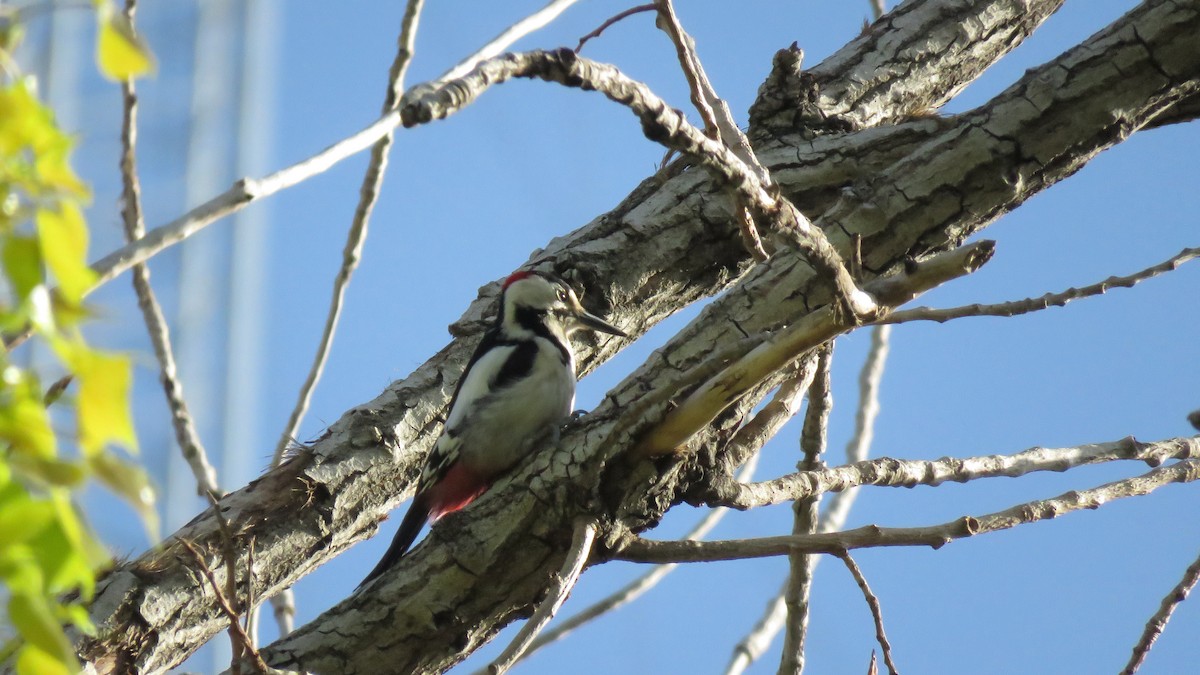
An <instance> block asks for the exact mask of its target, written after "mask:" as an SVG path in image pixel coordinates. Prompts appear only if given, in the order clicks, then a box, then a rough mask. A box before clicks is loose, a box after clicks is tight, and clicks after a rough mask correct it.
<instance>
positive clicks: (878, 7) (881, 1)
mask: <svg viewBox="0 0 1200 675" xmlns="http://www.w3.org/2000/svg"><path fill="white" fill-rule="evenodd" d="M885 4H886V2H885V0H871V13H872V14H874V15H875V20H876V21H878V20H879V19H880V18H881V17H882V16H883V14H884V12H886V11H887V8H886V7H884V5H885ZM885 656H886V655H885Z"/></svg>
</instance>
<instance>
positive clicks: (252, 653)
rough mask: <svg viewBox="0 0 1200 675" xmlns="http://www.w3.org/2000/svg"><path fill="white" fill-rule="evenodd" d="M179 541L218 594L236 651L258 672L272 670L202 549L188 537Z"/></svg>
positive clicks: (218, 603) (235, 666) (219, 604)
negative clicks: (222, 587) (197, 548)
mask: <svg viewBox="0 0 1200 675" xmlns="http://www.w3.org/2000/svg"><path fill="white" fill-rule="evenodd" d="M178 541H179V543H180V544H182V545H183V547H184V548H185V549H187V552H188V553H190V554H191V556H192V558H193V559H194V560H195V561H196V565H197V566H198V567H199V568H200V571H201V572H202V573H203V574H204V578H205V579H207V580H208V585H209V586H210V587H211V588H212V590H213V593H215V594H216V597H217V606H218V607H219V608H220V609H221V612H222V613H223V614H224V615H225V618H226V619H228V620H229V639H230V641H231V642H233V644H234V651H235V653H236V652H237V651H238V650H239V648H240V650H241V653H242V654H243V655H244V656H245V657H246V658H248V659H249V660H250V663H251V664H252V665H253V666H254V667H255V669H257V670H258V672H260V673H269V672H272V671H271V669H270V667H268V666H267V664H266V662H265V661H263V658H262V656H261V655H260V654H259V653H258V650H257V649H255V648H254V643H253V642H252V641H251V640H250V636H249V635H247V634H246V631H245V630H244V629H243V628H242V624H241V621H240V619H239V617H238V613H237V611H235V610H234V608H233V605H231V604H230V603H229V599H228V598H226V597H225V593H223V592H222V591H221V584H220V582H218V581H217V577H216V575H214V574H213V571H212V569H210V568H209V566H208V563H206V562H205V561H204V556H203V555H201V553H200V551H197V550H196V547H195V546H194V545H193V544H192V542H190V541H188V540H187V539H182V538H180V539H179V540H178ZM240 663H241V661H240V660H235V661H234V669H235V670H234V672H237V671H236V668H237V667H238V664H240Z"/></svg>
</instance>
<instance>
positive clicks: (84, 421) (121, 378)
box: [69, 346, 137, 456]
mask: <svg viewBox="0 0 1200 675" xmlns="http://www.w3.org/2000/svg"><path fill="white" fill-rule="evenodd" d="M69 364H70V366H71V369H72V370H74V371H75V375H76V376H77V377H78V378H79V397H78V400H77V403H76V405H77V407H78V415H79V436H80V439H79V442H80V445H81V446H82V448H83V451H84V454H85V455H89V456H90V455H93V454H96V453H99V452H100V451H101V450H103V449H104V444H105V443H107V442H108V441H115V442H117V443H120V444H122V445H123V446H125V447H126V448H128V449H129V450H132V451H136V450H137V435H136V434H135V433H134V430H133V418H132V417H131V416H130V413H129V386H130V379H131V378H132V372H131V368H130V364H129V358H128V357H126V356H120V355H116V354H105V353H103V352H98V351H95V350H92V349H88V348H86V347H79V346H75V347H74V348H73V349H71V356H70V360H69Z"/></svg>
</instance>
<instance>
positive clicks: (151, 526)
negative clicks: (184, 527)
mask: <svg viewBox="0 0 1200 675" xmlns="http://www.w3.org/2000/svg"><path fill="white" fill-rule="evenodd" d="M88 465H89V466H91V467H92V471H94V472H95V474H96V478H98V479H100V482H102V483H104V484H105V485H107V486H108V488H109V489H110V490H112V491H113V492H115V493H117V494H118V495H120V496H122V497H124V498H125V500H126V501H128V502H129V503H130V504H132V505H133V507H134V508H135V509H137V512H138V515H140V516H141V517H142V523H143V524H144V525H145V526H146V535H147V536H148V537H149V538H150V541H152V542H157V541H158V540H159V531H158V511H157V509H155V508H154V502H155V498H154V488H153V487H151V485H150V478H149V476H147V474H146V472H145V471H144V470H142V468H141V467H140V466H137V465H136V464H130V463H129V462H123V461H121V459H120V458H118V457H116V456H114V455H113V454H112V453H111V452H102V453H100V454H98V455H95V456H92V457H89V458H88Z"/></svg>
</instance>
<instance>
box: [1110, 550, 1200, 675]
mask: <svg viewBox="0 0 1200 675" xmlns="http://www.w3.org/2000/svg"><path fill="white" fill-rule="evenodd" d="M1197 581H1200V557H1197V558H1196V561H1195V562H1193V563H1192V564H1191V565H1189V566H1188V568H1187V570H1186V571H1185V572H1184V573H1183V578H1182V579H1180V580H1179V583H1178V584H1176V585H1175V588H1172V589H1171V592H1170V593H1167V595H1166V597H1164V598H1163V599H1162V604H1161V605H1159V607H1158V611H1157V612H1155V613H1154V616H1152V617H1150V620H1149V621H1147V622H1146V628H1145V630H1143V631H1142V637H1141V638H1140V639H1139V640H1138V643H1137V645H1136V646H1135V647H1134V648H1133V655H1132V656H1131V657H1130V658H1129V663H1128V664H1126V666H1125V670H1123V671H1121V675H1133V674H1134V673H1136V672H1137V670H1138V668H1141V666H1142V662H1143V661H1145V660H1146V656H1147V655H1149V653H1150V648H1151V647H1152V646H1154V641H1155V640H1157V639H1158V636H1160V635H1162V632H1163V629H1164V628H1166V627H1167V622H1168V621H1170V620H1171V614H1172V613H1174V612H1175V608H1176V607H1178V606H1179V604H1180V603H1182V602H1183V601H1184V600H1187V596H1188V594H1189V593H1191V592H1192V589H1193V588H1195V587H1196V582H1197Z"/></svg>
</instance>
